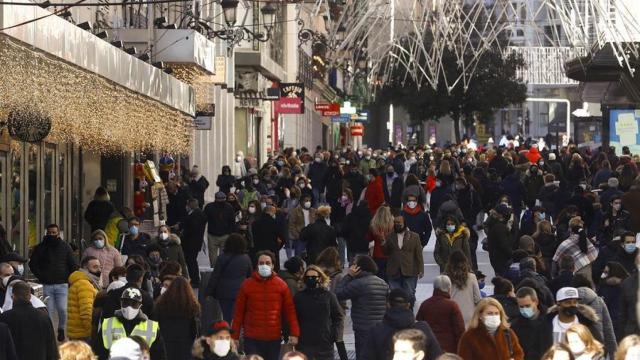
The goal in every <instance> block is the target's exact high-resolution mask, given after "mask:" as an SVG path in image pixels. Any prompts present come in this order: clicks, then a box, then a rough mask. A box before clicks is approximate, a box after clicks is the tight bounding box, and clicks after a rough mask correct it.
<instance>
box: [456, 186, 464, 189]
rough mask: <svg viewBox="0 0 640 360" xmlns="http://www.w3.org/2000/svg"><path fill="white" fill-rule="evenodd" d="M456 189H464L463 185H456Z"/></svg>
mask: <svg viewBox="0 0 640 360" xmlns="http://www.w3.org/2000/svg"><path fill="white" fill-rule="evenodd" d="M456 190H464V185H456Z"/></svg>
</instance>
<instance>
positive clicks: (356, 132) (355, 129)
mask: <svg viewBox="0 0 640 360" xmlns="http://www.w3.org/2000/svg"><path fill="white" fill-rule="evenodd" d="M363 135H364V126H362V125H361V124H355V125H351V136H363Z"/></svg>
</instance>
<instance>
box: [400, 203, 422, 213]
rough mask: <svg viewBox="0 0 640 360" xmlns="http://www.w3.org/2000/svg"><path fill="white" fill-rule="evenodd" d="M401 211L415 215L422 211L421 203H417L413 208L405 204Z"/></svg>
mask: <svg viewBox="0 0 640 360" xmlns="http://www.w3.org/2000/svg"><path fill="white" fill-rule="evenodd" d="M402 211H404V212H405V213H406V214H409V215H417V214H419V213H421V212H422V205H421V204H418V206H416V207H415V208H413V209H412V208H410V207H409V206H407V205H405V206H404V208H402Z"/></svg>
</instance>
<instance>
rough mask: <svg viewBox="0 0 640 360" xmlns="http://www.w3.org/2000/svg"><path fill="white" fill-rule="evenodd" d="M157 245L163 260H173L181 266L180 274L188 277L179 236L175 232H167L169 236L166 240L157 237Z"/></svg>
mask: <svg viewBox="0 0 640 360" xmlns="http://www.w3.org/2000/svg"><path fill="white" fill-rule="evenodd" d="M158 246H159V247H160V254H161V256H162V260H163V261H175V262H177V263H178V264H180V267H181V268H182V276H184V277H187V278H188V277H189V272H188V271H187V263H186V262H185V259H184V252H183V251H182V246H180V238H179V237H178V235H176V234H169V238H167V240H166V241H162V240H161V239H160V238H158Z"/></svg>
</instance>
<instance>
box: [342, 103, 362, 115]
mask: <svg viewBox="0 0 640 360" xmlns="http://www.w3.org/2000/svg"><path fill="white" fill-rule="evenodd" d="M356 113H358V109H356V108H355V107H353V106H351V102H350V101H345V102H344V105H343V106H342V107H341V108H340V114H349V115H351V114H356Z"/></svg>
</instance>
